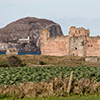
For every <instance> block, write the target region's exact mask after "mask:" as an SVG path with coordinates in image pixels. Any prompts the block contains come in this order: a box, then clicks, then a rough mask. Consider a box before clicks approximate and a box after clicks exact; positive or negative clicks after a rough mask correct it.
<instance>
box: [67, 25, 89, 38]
mask: <svg viewBox="0 0 100 100" xmlns="http://www.w3.org/2000/svg"><path fill="white" fill-rule="evenodd" d="M89 34H90V31H89V29H87V30H86V29H84V28H83V27H81V28H76V27H74V26H72V27H71V28H70V31H69V37H72V36H85V37H89Z"/></svg>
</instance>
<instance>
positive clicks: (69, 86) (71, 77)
mask: <svg viewBox="0 0 100 100" xmlns="http://www.w3.org/2000/svg"><path fill="white" fill-rule="evenodd" d="M73 75H74V72H73V71H71V75H70V79H69V83H68V88H67V93H68V95H69V93H70V90H71V84H72V81H73Z"/></svg>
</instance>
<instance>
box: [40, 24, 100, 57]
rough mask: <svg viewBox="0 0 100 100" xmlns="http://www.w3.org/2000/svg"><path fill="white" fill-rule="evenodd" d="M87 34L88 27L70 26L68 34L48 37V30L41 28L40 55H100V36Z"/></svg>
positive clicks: (88, 32)
mask: <svg viewBox="0 0 100 100" xmlns="http://www.w3.org/2000/svg"><path fill="white" fill-rule="evenodd" d="M89 34H90V31H89V29H84V28H83V27H81V28H76V27H74V26H72V27H71V28H70V31H69V35H68V36H57V37H50V33H49V31H47V30H46V29H43V30H42V34H41V55H52V56H84V57H85V56H98V57H100V37H99V36H96V37H90V36H89Z"/></svg>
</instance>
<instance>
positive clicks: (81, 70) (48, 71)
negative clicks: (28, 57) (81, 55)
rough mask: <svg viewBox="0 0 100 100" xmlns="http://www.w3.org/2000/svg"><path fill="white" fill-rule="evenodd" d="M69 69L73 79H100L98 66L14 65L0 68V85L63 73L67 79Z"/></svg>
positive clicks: (32, 80) (51, 77) (43, 79)
mask: <svg viewBox="0 0 100 100" xmlns="http://www.w3.org/2000/svg"><path fill="white" fill-rule="evenodd" d="M71 71H74V80H79V79H81V78H83V77H85V78H88V79H89V78H90V76H91V78H92V80H93V81H97V82H98V81H100V67H86V66H77V67H14V68H9V67H6V68H2V67H1V68H0V86H1V85H7V84H10V83H11V84H19V83H22V82H25V81H31V82H39V81H46V79H48V78H50V79H54V78H55V77H60V76H61V75H62V74H64V77H65V78H66V79H67V78H69V76H70V73H71Z"/></svg>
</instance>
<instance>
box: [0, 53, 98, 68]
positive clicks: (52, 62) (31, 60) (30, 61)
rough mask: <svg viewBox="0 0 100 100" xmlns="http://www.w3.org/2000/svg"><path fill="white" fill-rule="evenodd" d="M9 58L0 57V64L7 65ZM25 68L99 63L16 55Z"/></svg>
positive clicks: (67, 58)
mask: <svg viewBox="0 0 100 100" xmlns="http://www.w3.org/2000/svg"><path fill="white" fill-rule="evenodd" d="M8 57H9V56H7V55H0V64H3V63H7V59H8ZM17 57H18V58H20V59H21V60H22V61H23V63H26V64H27V66H29V67H30V66H40V65H43V66H78V65H88V66H100V63H94V62H85V60H84V57H77V56H76V57H75V56H43V55H18V56H17Z"/></svg>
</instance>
